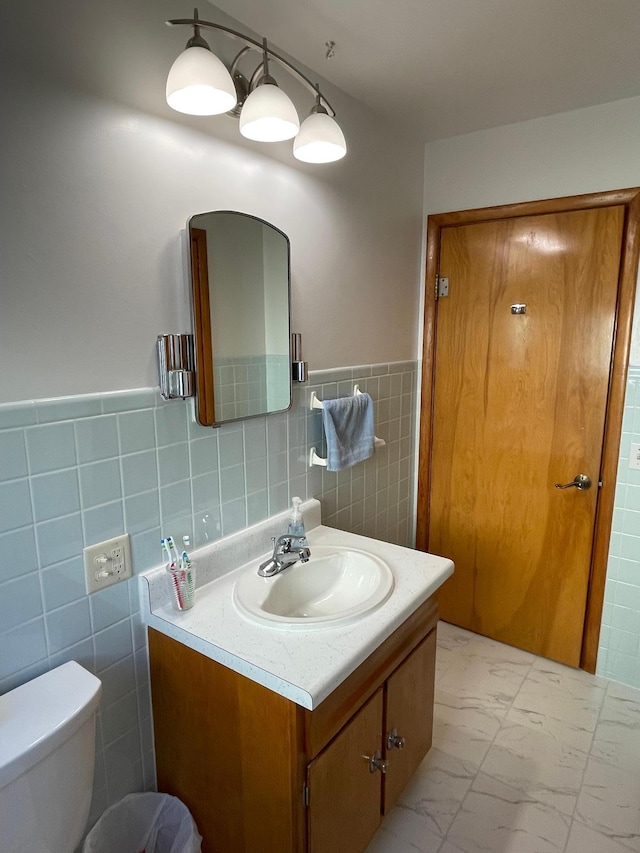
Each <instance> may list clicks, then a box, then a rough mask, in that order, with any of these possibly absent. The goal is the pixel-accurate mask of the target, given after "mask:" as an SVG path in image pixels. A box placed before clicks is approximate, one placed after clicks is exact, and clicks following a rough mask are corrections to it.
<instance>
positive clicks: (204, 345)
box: [187, 210, 293, 427]
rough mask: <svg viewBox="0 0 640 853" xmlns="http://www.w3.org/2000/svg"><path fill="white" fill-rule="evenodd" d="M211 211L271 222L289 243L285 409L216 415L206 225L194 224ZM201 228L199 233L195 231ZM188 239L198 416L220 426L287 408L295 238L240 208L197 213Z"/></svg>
mask: <svg viewBox="0 0 640 853" xmlns="http://www.w3.org/2000/svg"><path fill="white" fill-rule="evenodd" d="M209 213H216V214H217V213H230V214H233V215H234V216H244V217H245V218H246V219H252V220H254V221H255V222H260V223H261V224H262V225H267V226H268V227H269V228H271V229H273V230H274V231H277V232H278V234H280V235H281V236H282V237H284V239H285V241H286V246H287V352H288V360H287V363H288V365H289V404H288V405H287V406H286V407H284V408H282V409H274V410H273V411H266V412H258V413H256V414H251V415H242V416H241V417H238V418H227V419H223V420H216V416H215V387H214V385H215V383H214V371H213V364H214V349H213V341H212V337H211V295H210V289H211V282H209V276H208V264H207V246H206V241H204V243H203V239H202V234H206V232H205V231H204V229H199V228H194V226H193V224H192V223H193V220H194V219H195V218H197V217H199V216H206V215H207V214H209ZM195 232H197V233H195ZM187 241H188V249H189V271H190V276H191V311H192V320H193V340H194V357H195V372H196V382H195V389H196V396H195V413H196V419H197V421H198V423H199V424H201V425H202V426H210V427H219V426H222V425H223V424H227V423H236V422H237V421H243V420H247V419H249V418H258V417H263V416H265V415H269V414H276V413H278V412H286V411H288V410H289V409H290V408H291V401H292V397H293V386H292V375H291V241H290V240H289V238H288V237H287V235H286V234H285V233H284V231H282V230H281V229H280V228H277V227H276V226H275V225H273V224H272V223H271V222H267V220H266V219H261V218H260V217H259V216H253V215H252V214H250V213H242V212H241V211H238V210H207V211H205V212H204V213H196V214H194V215H193V216H191V217H190V218H189V221H188V222H187Z"/></svg>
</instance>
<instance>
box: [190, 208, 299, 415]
mask: <svg viewBox="0 0 640 853" xmlns="http://www.w3.org/2000/svg"><path fill="white" fill-rule="evenodd" d="M189 245H190V254H191V285H192V305H193V320H194V324H193V325H194V348H195V358H196V376H197V381H196V415H197V419H198V422H199V423H201V424H203V425H205V426H219V425H220V424H222V423H226V422H228V421H235V420H239V419H242V418H247V417H255V416H257V415H264V414H267V413H270V412H281V411H284V410H286V409H288V408H289V406H290V405H291V354H290V341H291V334H290V316H289V314H290V312H289V290H290V274H289V239H288V238H287V236H286V234H283V232H282V231H280V230H279V229H278V228H276V227H275V226H273V225H271V224H270V223H268V222H265V221H264V220H262V219H258V218H257V217H255V216H249V215H248V214H245V213H237V212H234V211H212V212H210V213H200V214H198V215H197V216H192V217H191V219H190V220H189Z"/></svg>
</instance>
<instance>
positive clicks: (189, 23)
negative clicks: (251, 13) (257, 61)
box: [165, 18, 336, 117]
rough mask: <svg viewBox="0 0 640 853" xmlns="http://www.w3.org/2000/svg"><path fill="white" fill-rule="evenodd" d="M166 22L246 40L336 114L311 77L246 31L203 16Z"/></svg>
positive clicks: (171, 24) (244, 49) (172, 25)
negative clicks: (204, 18) (241, 31)
mask: <svg viewBox="0 0 640 853" xmlns="http://www.w3.org/2000/svg"><path fill="white" fill-rule="evenodd" d="M165 24H166V25H167V26H168V27H181V26H185V27H201V28H202V27H206V28H207V29H210V30H218V31H219V32H221V33H224V34H225V35H227V36H229V37H230V38H236V39H240V40H241V41H244V42H245V43H246V44H247V45H249V49H255V50H257V51H258V52H259V53H261V54H263V55H264V53H267V54H268V55H269V56H270V57H271V58H272V59H275V60H276V62H279V63H280V65H282V66H283V67H284V68H286V70H287V71H289V73H290V74H292V75H293V76H294V77H295V78H296V79H297V80H298V81H299V82H300V83H302V85H303V86H304V87H305V88H306V89H308V90H309V91H310V92H311V93H312V94H313V95H314V96H318V95H319V96H320V98H321V99H322V102H323V103H324V105H325V107H326V108H327V110H328V111H329V115H331V116H332V117H333V116H335V114H336V111H335V110H334V109H333V107H332V106H331V104H330V103H329V101H328V100H327V99H326V98H325V96H324V95H323V94H321V93H320V91H319V89H318V87H317V84H314V83H312V82H311V80H309V78H308V77H307V76H306V75H305V74H303V73H302V71H300V70H299V69H298V68H296V67H295V65H292V64H291V63H290V62H289V60H287V59H285V58H284V56H280V54H279V53H276V52H275V50H272V49H271V48H270V47H268V46H267V45H266V43H265V44H263V43H262V42H259V41H256V39H252V38H251V36H246V35H245V34H244V33H240V32H238V31H237V30H233V29H231V27H225V26H223V25H222V24H214V23H213V22H212V21H203V20H202V18H174V19H172V20H170V21H165ZM246 50H247V48H243V50H242V51H241V53H245V52H246ZM239 57H240V54H238V56H237V57H236V58H235V59H234V61H233V63H232V66H234V65H235V64H236V62H237V60H238V59H239Z"/></svg>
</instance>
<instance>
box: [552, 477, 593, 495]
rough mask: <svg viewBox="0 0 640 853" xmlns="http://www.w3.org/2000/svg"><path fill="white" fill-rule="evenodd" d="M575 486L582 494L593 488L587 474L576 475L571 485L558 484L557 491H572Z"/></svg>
mask: <svg viewBox="0 0 640 853" xmlns="http://www.w3.org/2000/svg"><path fill="white" fill-rule="evenodd" d="M573 486H575V487H576V489H578V490H579V491H581V492H586V490H587V489H590V488H591V477H588V476H587V475H586V474H576V476H575V477H574V478H573V480H572V481H571V482H570V483H564V485H562V484H560V483H556V489H571V488H572V487H573Z"/></svg>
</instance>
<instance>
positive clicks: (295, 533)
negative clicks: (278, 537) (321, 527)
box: [287, 498, 307, 545]
mask: <svg viewBox="0 0 640 853" xmlns="http://www.w3.org/2000/svg"><path fill="white" fill-rule="evenodd" d="M301 503H302V501H301V500H300V498H292V499H291V512H290V513H289V527H288V528H287V535H288V536H292V537H294V538H295V539H297V540H299V543H300V544H301V545H306V544H307V537H306V534H305V529H304V520H303V518H302V513H301V512H300V504H301Z"/></svg>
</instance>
